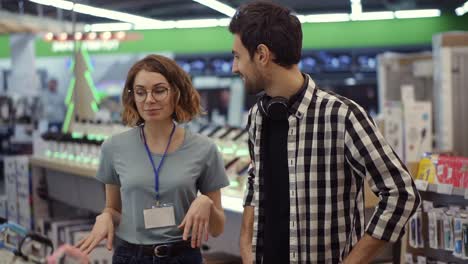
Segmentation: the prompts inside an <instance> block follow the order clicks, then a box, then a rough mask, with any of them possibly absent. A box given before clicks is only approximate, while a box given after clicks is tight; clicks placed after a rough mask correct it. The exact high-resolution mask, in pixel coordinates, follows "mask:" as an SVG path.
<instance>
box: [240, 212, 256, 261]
mask: <svg viewBox="0 0 468 264" xmlns="http://www.w3.org/2000/svg"><path fill="white" fill-rule="evenodd" d="M253 222H254V207H252V206H245V207H244V214H243V216H242V226H241V234H240V254H241V257H242V263H244V264H251V263H253V256H252V234H253Z"/></svg>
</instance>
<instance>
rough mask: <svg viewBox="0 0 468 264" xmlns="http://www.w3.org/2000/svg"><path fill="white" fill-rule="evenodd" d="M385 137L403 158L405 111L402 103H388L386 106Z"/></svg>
mask: <svg viewBox="0 0 468 264" xmlns="http://www.w3.org/2000/svg"><path fill="white" fill-rule="evenodd" d="M383 111H384V115H385V118H384V129H385V131H384V135H385V140H386V141H387V142H388V144H390V146H391V147H392V148H393V150H394V151H395V152H396V153H397V155H398V156H399V157H403V150H404V145H403V109H402V105H401V103H400V102H396V101H387V102H385V104H384V110H383Z"/></svg>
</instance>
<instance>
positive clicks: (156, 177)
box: [141, 124, 176, 203]
mask: <svg viewBox="0 0 468 264" xmlns="http://www.w3.org/2000/svg"><path fill="white" fill-rule="evenodd" d="M175 129H176V125H175V124H174V126H173V127H172V131H171V135H170V136H169V142H167V146H166V150H164V154H163V156H162V158H161V161H160V162H159V165H158V168H157V169H156V166H155V165H154V160H153V155H151V151H150V149H149V147H148V144H147V143H146V137H145V131H143V127H141V134H142V136H143V142H144V143H145V149H146V153H147V154H148V158H149V160H150V162H151V166H152V167H153V173H154V189H155V191H156V203H159V172H160V171H161V167H162V165H163V162H164V158H166V155H167V150H168V149H169V145H171V141H172V136H174V132H175Z"/></svg>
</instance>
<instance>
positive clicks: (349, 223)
mask: <svg viewBox="0 0 468 264" xmlns="http://www.w3.org/2000/svg"><path fill="white" fill-rule="evenodd" d="M308 78H309V86H308V88H307V90H306V91H305V93H303V95H301V98H299V100H298V101H297V102H296V103H295V104H294V105H293V106H292V114H291V115H290V117H289V119H288V122H289V131H288V143H287V148H288V165H289V167H288V170H289V201H290V215H289V226H290V236H289V252H290V255H289V257H290V263H338V262H341V261H342V260H343V259H344V258H345V257H346V256H347V255H348V253H349V252H350V250H351V249H352V247H353V246H354V245H355V244H356V243H357V241H358V240H359V239H360V238H361V237H362V236H363V235H364V232H366V233H367V234H369V235H371V236H372V237H375V238H377V239H380V240H385V241H396V240H398V239H399V238H400V237H401V236H402V234H403V233H404V226H405V224H406V222H407V221H408V219H409V217H410V216H411V215H412V214H413V213H414V212H415V210H416V208H417V207H418V206H419V204H420V198H419V194H418V192H417V190H416V187H415V185H414V182H413V180H412V179H411V176H410V175H409V173H408V171H407V169H406V167H405V166H404V164H402V162H401V161H400V159H399V158H398V157H397V155H396V154H395V152H394V151H393V150H392V149H391V147H390V146H389V145H388V144H387V143H386V142H385V140H384V138H383V137H382V135H381V133H380V132H379V131H378V129H377V128H376V126H375V124H374V122H373V121H372V119H371V118H370V117H369V116H368V115H367V113H366V112H365V111H364V110H363V109H362V108H361V107H360V106H358V105H357V104H356V103H354V102H353V101H351V100H349V99H347V98H344V97H341V96H338V95H336V94H333V93H331V92H327V91H323V90H320V89H319V88H317V87H316V86H315V83H314V82H313V81H312V79H310V77H308ZM261 128H262V115H261V113H260V112H259V110H258V108H257V106H256V105H255V106H254V107H252V109H250V111H249V118H248V124H247V129H248V131H249V150H250V155H251V158H252V163H251V166H250V168H249V178H248V181H247V190H246V193H245V198H244V206H254V207H255V208H254V211H255V216H254V227H253V228H254V230H253V234H254V235H253V240H252V251H253V254H254V262H255V263H262V256H263V247H262V245H263V242H262V237H263V233H262V232H263V228H262V223H263V222H264V209H263V206H262V205H263V204H264V203H266V202H268V201H264V200H263V193H262V188H263V187H262V186H263V179H262V177H261V175H262V171H263V170H262V159H263V157H261V155H260V146H261V143H260V142H261ZM257 175H260V177H257ZM364 180H367V182H368V183H369V185H370V187H371V189H372V191H373V192H374V193H375V194H376V195H378V196H379V197H380V202H379V204H378V205H377V206H376V208H375V211H374V214H373V216H372V217H371V220H370V222H369V223H368V225H367V226H365V222H364V194H363V193H364V190H363V183H364ZM266 264H268V263H266Z"/></svg>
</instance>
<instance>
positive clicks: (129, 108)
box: [122, 55, 202, 126]
mask: <svg viewBox="0 0 468 264" xmlns="http://www.w3.org/2000/svg"><path fill="white" fill-rule="evenodd" d="M142 70H145V71H148V72H157V73H160V74H162V75H163V76H164V77H165V78H166V79H167V81H168V82H169V85H170V86H171V88H172V89H171V91H174V97H173V100H174V105H175V111H174V120H175V121H176V122H179V123H184V122H189V121H191V120H192V119H193V118H195V117H196V116H198V115H200V114H201V113H202V109H201V105H200V94H199V93H198V92H197V90H195V88H194V87H193V85H192V81H191V80H190V76H189V75H188V74H187V73H186V72H185V71H184V70H183V69H182V68H181V67H179V66H178V65H177V63H176V62H175V61H174V60H171V59H169V58H166V57H164V56H160V55H148V56H146V57H145V58H143V59H142V60H140V61H138V62H136V63H135V64H134V65H133V66H132V68H130V70H129V71H128V75H127V80H126V81H125V87H124V89H123V91H122V104H123V107H124V109H123V111H122V122H123V123H124V124H125V125H128V126H136V125H140V124H142V123H144V120H143V118H142V117H141V116H140V114H139V113H138V110H137V108H136V104H135V99H134V97H133V93H132V91H133V84H134V81H135V76H136V75H137V74H138V73H139V72H140V71H142Z"/></svg>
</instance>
